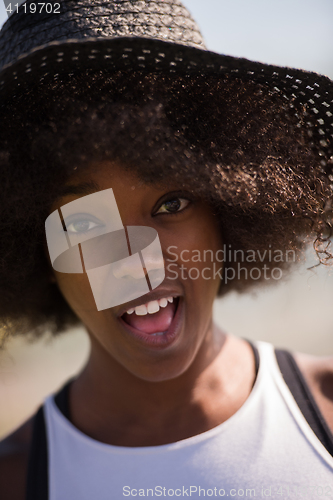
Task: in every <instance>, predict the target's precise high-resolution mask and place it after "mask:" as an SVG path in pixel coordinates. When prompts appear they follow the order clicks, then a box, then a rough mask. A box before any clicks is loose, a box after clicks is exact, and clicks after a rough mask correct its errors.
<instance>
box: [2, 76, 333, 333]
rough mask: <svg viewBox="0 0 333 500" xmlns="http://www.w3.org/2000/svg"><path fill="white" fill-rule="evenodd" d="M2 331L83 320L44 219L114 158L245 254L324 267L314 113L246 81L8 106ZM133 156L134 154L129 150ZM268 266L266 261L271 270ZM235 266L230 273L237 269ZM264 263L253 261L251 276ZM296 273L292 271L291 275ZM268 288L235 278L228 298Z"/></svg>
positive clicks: (55, 93) (82, 81) (18, 100)
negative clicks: (287, 257) (312, 250)
mask: <svg viewBox="0 0 333 500" xmlns="http://www.w3.org/2000/svg"><path fill="white" fill-rule="evenodd" d="M291 111H292V112H291ZM2 117H3V118H2V123H1V131H0V185H1V193H2V196H1V207H0V231H1V240H0V321H1V324H0V327H2V329H3V330H2V331H3V332H5V334H8V335H9V334H17V333H25V332H28V331H33V332H34V335H35V336H38V335H39V334H41V333H42V332H44V331H45V330H46V329H47V330H49V331H50V330H51V331H52V332H53V333H57V332H60V331H63V330H65V329H66V328H67V327H69V326H71V325H74V324H76V323H78V322H79V319H78V318H77V317H76V316H75V314H74V312H73V311H72V310H71V309H70V307H69V305H68V304H67V302H66V301H65V299H64V298H63V296H62V295H61V293H60V291H59V289H58V288H57V285H56V284H53V283H51V282H50V280H49V274H50V270H49V264H48V262H47V258H46V253H45V229H44V228H45V226H44V224H45V219H46V217H47V216H48V214H49V211H50V206H51V205H52V203H53V201H54V200H55V199H56V198H57V197H58V196H59V194H60V192H61V189H62V188H63V186H64V184H65V183H66V181H67V180H68V179H69V178H70V176H71V175H72V174H73V173H74V172H77V170H79V169H85V168H87V167H89V166H91V165H92V164H94V163H96V162H98V161H102V160H112V161H117V162H119V163H120V164H121V165H122V166H123V168H125V169H129V170H131V171H134V172H135V173H136V174H137V175H138V176H139V177H140V178H141V179H142V181H144V182H145V183H148V184H150V183H151V184H154V185H156V184H158V185H161V186H164V185H167V183H168V180H169V179H170V178H172V179H173V181H176V182H177V183H179V185H180V187H181V188H185V189H187V190H188V191H191V192H192V193H194V194H195V195H196V196H197V197H199V198H201V199H204V200H205V201H206V202H207V203H208V204H210V206H211V208H212V210H213V212H214V213H215V214H216V216H217V217H218V218H219V221H220V227H221V231H222V238H223V241H224V243H225V244H226V245H228V248H229V245H231V247H232V248H233V249H235V250H236V249H238V250H243V251H244V252H245V253H246V252H247V251H248V250H255V251H260V252H262V253H264V251H265V250H267V249H268V248H270V249H271V250H272V251H274V250H279V251H282V252H286V251H287V250H294V251H295V254H296V255H297V256H300V255H301V252H302V250H303V249H304V247H305V244H306V241H307V240H308V239H309V237H312V238H313V241H314V242H315V247H316V250H317V253H318V256H319V260H320V261H321V262H325V261H327V260H328V259H329V258H330V257H331V254H330V253H329V251H328V250H327V242H328V241H329V240H328V236H329V235H327V234H326V233H327V231H326V229H327V228H329V227H330V225H329V223H328V222H327V221H328V216H329V215H328V214H327V210H326V211H325V207H326V209H327V207H329V200H330V196H331V190H330V188H329V181H328V179H327V178H326V177H325V175H324V174H323V173H322V169H321V168H320V161H319V160H320V158H318V156H317V155H316V153H315V152H314V151H313V150H312V148H311V144H310V143H309V137H308V135H307V133H306V130H305V127H304V120H305V118H304V110H303V109H299V110H297V112H296V113H295V109H292V110H291V107H290V104H289V103H288V104H286V102H285V100H284V99H283V98H282V97H281V96H279V95H275V94H274V93H273V92H271V91H270V90H269V89H268V88H266V87H265V86H262V85H259V84H257V83H254V82H242V81H241V80H240V79H238V78H232V77H230V76H229V77H227V76H226V77H225V78H224V79H221V77H220V78H219V79H217V78H215V77H214V76H209V77H207V76H204V75H199V76H197V77H193V76H191V77H187V76H185V75H184V76H176V75H174V74H173V75H166V74H162V73H156V74H144V73H143V72H132V73H125V72H118V73H115V74H113V75H108V74H106V73H104V72H103V71H100V72H91V71H86V72H85V73H84V74H81V75H68V77H62V78H61V79H60V78H57V77H55V79H54V80H52V81H48V82H46V81H45V82H40V83H39V84H38V86H37V87H36V88H31V89H30V90H29V91H28V92H25V93H24V94H22V95H21V96H20V95H17V96H16V97H15V99H13V100H12V101H11V102H10V103H7V104H6V105H3V106H2ZM129 144H130V145H131V147H128V145H129ZM265 262H268V256H267V257H265V259H264V260H263V262H262V265H264V264H265ZM235 265H236V263H235V262H228V260H227V261H226V262H225V266H226V267H229V268H230V267H232V266H235ZM256 265H257V264H256V263H255V262H247V261H245V262H243V263H242V266H243V267H244V266H246V267H247V268H248V269H249V270H251V268H253V266H256ZM290 265H291V262H287V261H286V262H280V263H279V267H280V268H281V269H283V270H287V269H288V268H289V267H290ZM263 282H265V283H267V281H265V280H263V279H259V280H258V279H255V278H254V279H237V280H232V281H230V282H229V283H227V284H226V283H225V282H224V281H223V280H222V282H221V287H220V292H219V293H220V295H222V294H225V293H227V292H229V291H231V290H237V291H239V292H243V291H245V290H248V289H249V288H250V287H252V286H254V285H255V286H258V284H260V283H263Z"/></svg>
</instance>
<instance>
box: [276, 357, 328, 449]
mask: <svg viewBox="0 0 333 500" xmlns="http://www.w3.org/2000/svg"><path fill="white" fill-rule="evenodd" d="M275 356H276V359H277V362H278V365H279V368H280V370H281V373H282V376H283V378H284V381H285V382H286V384H287V386H288V387H289V390H290V392H291V393H292V395H293V396H294V399H295V401H296V403H297V404H298V406H299V408H300V410H301V412H302V413H303V415H304V418H305V419H306V421H307V422H308V424H309V425H310V427H311V429H312V430H313V432H314V433H315V434H316V436H317V438H318V439H319V441H320V442H321V443H322V444H323V445H324V446H325V448H326V450H327V451H328V452H329V453H330V454H331V455H332V456H333V435H332V433H331V431H330V429H329V427H328V425H327V423H326V421H325V419H324V417H323V415H322V413H321V411H320V410H319V408H318V405H317V403H316V401H315V399H314V397H313V395H312V393H311V391H310V389H309V387H308V385H307V383H306V381H305V379H304V377H303V374H302V372H301V371H300V369H299V367H298V365H297V363H296V361H295V359H294V357H293V356H292V354H291V353H290V352H288V351H285V350H282V349H275Z"/></svg>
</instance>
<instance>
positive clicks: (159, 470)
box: [45, 342, 333, 500]
mask: <svg viewBox="0 0 333 500" xmlns="http://www.w3.org/2000/svg"><path fill="white" fill-rule="evenodd" d="M257 347H258V349H259V355H260V366H259V371H258V376H257V379H256V382H255V384H254V387H253V389H252V392H251V394H250V396H249V397H248V399H247V400H246V402H245V403H244V404H243V406H242V407H241V408H240V409H239V410H238V411H237V412H236V413H235V414H234V415H233V416H232V417H231V418H229V419H228V420H227V421H226V422H223V423H222V424H220V425H218V426H217V427H215V428H213V429H211V430H209V431H206V432H204V433H202V434H199V435H197V436H194V437H191V438H188V439H184V440H182V441H178V442H176V443H171V444H166V445H162V446H148V447H139V448H129V447H122V446H111V445H108V444H104V443H101V442H99V441H96V440H94V439H92V438H90V437H88V436H86V435H85V434H83V433H82V432H81V431H79V430H78V429H77V428H76V427H74V426H73V425H72V424H71V423H70V422H69V421H68V420H67V419H66V418H65V417H64V415H63V414H62V413H61V412H60V410H59V409H58V407H57V406H56V404H55V402H54V399H53V397H49V398H48V399H47V400H46V401H45V416H46V429H47V441H48V454H49V462H48V463H49V492H50V496H49V499H50V500H113V499H116V500H118V499H122V498H126V497H129V498H133V497H134V496H137V497H144V498H145V497H148V498H149V497H153V498H155V497H162V498H165V497H166V498H169V497H172V496H173V497H181V498H188V497H192V498H202V497H209V496H210V497H214V498H215V497H218V498H221V497H223V496H224V497H229V498H237V499H240V498H254V497H257V498H266V497H268V498H276V499H280V500H284V499H287V498H294V499H297V498H299V499H301V498H303V499H306V500H312V499H316V500H318V499H319V498H323V499H325V498H328V497H332V496H333V457H332V456H331V455H330V454H329V453H328V452H327V450H326V449H325V447H324V446H323V445H322V444H321V442H320V441H319V440H318V439H317V437H316V436H315V434H314V433H313V431H312V430H311V428H310V427H309V425H308V423H307V421H306V420H305V418H304V417H303V415H302V413H301V411H300V409H299V407H298V406H297V404H296V402H295V400H294V399H293V396H292V395H291V393H290V391H289V389H288V387H287V385H286V384H285V382H284V380H283V378H282V376H281V373H280V370H279V368H278V365H277V362H276V358H275V355H274V348H273V346H271V345H270V344H267V343H264V342H258V343H257Z"/></svg>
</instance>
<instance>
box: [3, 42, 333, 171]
mask: <svg viewBox="0 0 333 500" xmlns="http://www.w3.org/2000/svg"><path fill="white" fill-rule="evenodd" d="M87 69H91V70H92V71H94V70H96V71H101V70H103V71H104V72H105V73H106V74H108V73H110V74H111V73H112V72H115V71H119V70H124V71H136V70H139V71H147V72H167V73H174V74H181V75H189V76H190V75H194V76H195V75H202V74H203V75H214V76H215V77H216V78H225V76H226V75H230V76H231V75H233V76H234V77H236V78H240V79H241V80H242V81H251V82H255V83H258V84H261V85H264V86H266V87H268V88H269V89H270V90H271V92H272V93H274V94H279V95H281V96H282V97H283V98H284V99H286V102H288V101H289V102H290V103H291V104H290V106H291V107H296V108H297V109H298V111H299V110H301V109H302V110H303V113H304V114H306V116H307V119H306V123H307V126H308V128H309V136H311V137H313V141H314V145H315V147H316V149H317V150H318V153H319V155H320V156H321V163H322V165H323V168H324V167H325V166H326V164H327V162H330V161H331V160H330V158H331V157H332V155H333V147H332V142H333V82H332V80H330V79H329V78H328V77H326V76H323V75H319V74H317V73H313V72H309V71H304V70H301V69H294V68H286V67H280V66H273V65H269V64H263V63H260V62H254V61H250V60H248V59H245V58H237V57H232V56H227V55H223V54H218V53H216V52H211V51H208V50H204V49H200V48H196V47H190V46H186V45H181V44H178V43H172V42H166V41H163V40H158V39H150V38H145V37H114V38H113V37H100V38H98V37H97V38H86V39H84V40H82V39H80V40H76V39H69V40H66V41H57V42H50V43H48V44H46V45H42V46H39V47H36V48H34V49H33V50H32V51H31V52H28V53H25V54H22V55H21V56H20V57H19V58H18V59H17V60H16V61H14V62H12V63H10V64H7V65H6V66H4V67H3V68H2V69H1V71H0V106H1V107H2V106H5V105H6V103H8V102H10V101H12V100H13V99H15V96H17V95H19V94H22V93H25V92H27V91H30V90H31V89H32V88H35V87H36V86H37V87H38V85H39V84H40V82H42V81H44V82H45V81H48V80H52V79H59V78H61V76H62V75H72V74H73V75H74V74H78V73H80V72H81V73H82V72H83V71H86V70H87ZM329 173H330V175H332V172H331V167H330V169H329ZM332 180H333V178H332Z"/></svg>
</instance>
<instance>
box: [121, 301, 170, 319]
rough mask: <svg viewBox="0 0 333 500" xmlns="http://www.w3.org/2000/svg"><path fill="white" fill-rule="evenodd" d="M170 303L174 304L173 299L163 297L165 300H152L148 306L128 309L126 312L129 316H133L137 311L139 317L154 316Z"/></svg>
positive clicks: (143, 305)
mask: <svg viewBox="0 0 333 500" xmlns="http://www.w3.org/2000/svg"><path fill="white" fill-rule="evenodd" d="M168 302H173V297H163V299H159V300H152V301H151V302H147V304H142V305H141V306H136V307H134V308H131V309H128V310H127V311H126V312H127V314H132V313H133V312H134V311H135V314H137V315H138V316H145V315H146V314H148V313H149V314H154V313H157V312H158V311H159V310H160V307H166V306H167V305H168Z"/></svg>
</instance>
